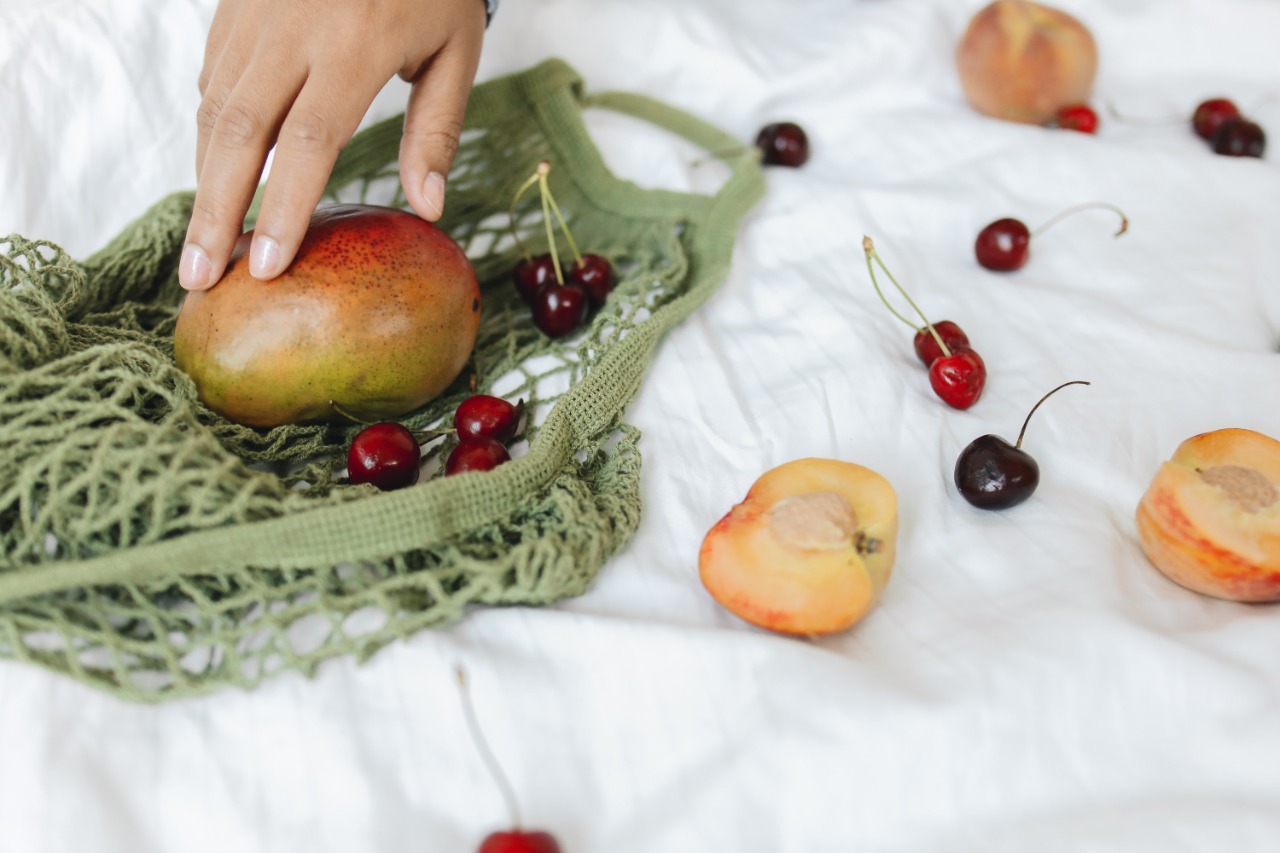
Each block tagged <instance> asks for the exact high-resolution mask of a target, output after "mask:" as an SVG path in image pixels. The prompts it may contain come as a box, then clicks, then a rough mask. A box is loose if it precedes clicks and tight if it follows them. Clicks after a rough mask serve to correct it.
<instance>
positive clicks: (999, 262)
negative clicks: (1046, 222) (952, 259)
mask: <svg viewBox="0 0 1280 853" xmlns="http://www.w3.org/2000/svg"><path fill="white" fill-rule="evenodd" d="M1030 245H1031V229H1029V228H1027V226H1026V225H1025V224H1023V223H1022V222H1021V221H1020V220H1017V219H1008V218H1006V219H997V220H996V221H995V222H992V223H991V224H990V225H988V226H987V227H986V228H983V229H982V230H981V231H979V232H978V239H977V240H976V241H975V242H974V244H973V251H974V254H976V255H977V256H978V263H980V264H982V265H983V266H984V267H986V268H987V269H989V270H996V271H997V272H1011V271H1012V270H1016V269H1018V268H1019V267H1021V266H1022V265H1023V264H1025V263H1026V262H1027V254H1028V250H1029V248H1030Z"/></svg>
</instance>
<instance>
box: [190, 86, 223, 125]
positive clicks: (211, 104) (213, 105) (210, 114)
mask: <svg viewBox="0 0 1280 853" xmlns="http://www.w3.org/2000/svg"><path fill="white" fill-rule="evenodd" d="M221 112H222V102H221V101H220V100H219V99H217V98H213V97H210V96H209V95H207V94H206V95H205V97H204V98H202V99H201V101H200V106H199V108H198V109H197V110H196V129H197V130H199V131H200V133H202V134H204V135H208V134H210V133H213V128H214V125H216V124H217V123H218V115H219V113H221Z"/></svg>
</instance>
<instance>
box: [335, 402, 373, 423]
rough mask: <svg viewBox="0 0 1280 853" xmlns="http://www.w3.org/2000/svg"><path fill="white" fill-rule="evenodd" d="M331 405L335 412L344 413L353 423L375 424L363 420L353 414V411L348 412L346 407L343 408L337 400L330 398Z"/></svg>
mask: <svg viewBox="0 0 1280 853" xmlns="http://www.w3.org/2000/svg"><path fill="white" fill-rule="evenodd" d="M329 406H330V408H332V409H333V410H334V411H335V412H337V413H338V414H340V415H342V416H343V417H344V418H346V419H347V420H349V421H351V422H352V423H355V424H360V425H361V426H373V424H371V423H369V422H368V421H365V420H361V419H360V418H357V417H356V416H355V415H353V414H351V413H350V412H348V411H347V410H346V409H344V408H342V407H341V406H339V405H338V403H337V401H336V400H330V401H329Z"/></svg>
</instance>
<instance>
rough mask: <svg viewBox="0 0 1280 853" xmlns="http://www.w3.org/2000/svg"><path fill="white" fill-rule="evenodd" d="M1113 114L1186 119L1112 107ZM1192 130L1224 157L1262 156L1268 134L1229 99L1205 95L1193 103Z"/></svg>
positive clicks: (1150, 120) (1156, 121)
mask: <svg viewBox="0 0 1280 853" xmlns="http://www.w3.org/2000/svg"><path fill="white" fill-rule="evenodd" d="M1111 112H1112V115H1114V116H1115V117H1116V118H1118V119H1120V120H1121V121H1126V122H1130V123H1134V124H1168V123H1170V122H1171V121H1177V122H1179V123H1181V122H1184V121H1186V119H1185V118H1178V119H1167V118H1134V117H1132V116H1126V115H1122V114H1121V113H1120V112H1118V111H1117V110H1116V109H1115V107H1111ZM1190 124H1191V129H1192V131H1194V132H1195V134H1196V136H1198V137H1200V138H1201V139H1203V140H1204V141H1205V142H1208V143H1209V147H1210V148H1211V149H1212V150H1213V152H1214V153H1215V154H1221V155H1223V156H1226V157H1261V156H1262V155H1263V154H1264V153H1266V150H1267V134H1266V132H1265V131H1264V130H1263V129H1262V125H1260V124H1258V123H1257V122H1255V121H1251V120H1250V119H1248V118H1245V116H1244V114H1243V113H1242V112H1241V111H1240V107H1238V106H1237V105H1236V103H1235V101H1233V100H1231V99H1230V98H1208V99H1206V100H1203V101H1201V102H1200V103H1199V104H1197V105H1196V108H1195V110H1193V111H1192V113H1191V122H1190Z"/></svg>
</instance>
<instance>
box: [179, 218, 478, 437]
mask: <svg viewBox="0 0 1280 853" xmlns="http://www.w3.org/2000/svg"><path fill="white" fill-rule="evenodd" d="M252 234H253V232H252V231H250V232H247V233H246V234H244V235H243V236H241V238H240V240H239V242H238V243H237V245H236V250H235V253H234V254H233V255H232V260H231V264H230V265H229V266H228V268H227V272H226V274H225V275H224V276H223V278H222V280H221V281H219V282H218V284H217V285H215V286H214V287H213V288H212V289H210V290H207V291H196V292H192V293H188V294H187V296H186V298H185V301H184V302H183V304H182V309H181V311H180V312H179V314H178V322H177V327H176V329H175V332H174V356H175V358H176V360H177V363H178V366H179V367H180V368H181V369H182V370H184V371H185V372H186V373H187V374H188V375H190V376H191V378H192V379H193V380H194V381H195V384H196V388H197V391H198V393H199V398H200V401H201V402H202V403H204V404H205V405H206V406H208V407H209V408H210V409H212V410H213V411H214V412H216V413H218V414H219V415H222V416H223V417H225V418H227V419H229V420H233V421H236V422H237V423H241V424H244V425H246V426H254V427H273V426H280V425H283V424H293V423H312V422H319V421H343V420H345V419H344V418H342V417H341V416H340V415H338V414H337V413H336V412H335V411H334V410H333V408H332V406H331V405H330V401H331V400H333V401H336V402H337V403H338V404H339V405H340V406H342V408H343V409H345V410H346V411H348V412H350V413H351V414H353V415H355V416H356V417H358V418H361V419H363V420H369V421H377V420H386V419H390V418H395V417H398V416H400V415H403V414H405V413H407V412H410V411H412V410H414V409H416V408H418V407H420V406H422V405H424V404H425V403H427V402H429V401H431V400H432V399H434V398H435V397H437V396H438V395H439V394H440V393H441V392H443V391H444V390H445V389H446V388H447V387H448V386H449V385H450V384H451V383H452V382H453V380H454V379H455V378H457V376H458V374H459V373H461V372H462V370H463V368H464V367H465V366H466V364H467V361H468V359H469V358H470V357H471V352H472V350H473V349H474V347H475V342H476V335H477V334H478V332H479V329H480V315H481V299H480V284H479V281H478V280H477V279H476V273H475V269H474V268H473V267H472V265H471V262H470V261H469V260H468V259H467V256H466V254H465V253H464V252H463V251H462V249H461V248H460V247H459V246H458V244H457V243H455V242H454V241H453V239H452V238H451V237H449V235H448V234H446V233H445V232H444V231H442V230H440V229H439V228H437V227H436V226H435V225H432V224H431V223H429V222H427V221H425V220H423V219H420V218H418V217H417V216H415V215H413V214H412V213H408V212H405V211H402V210H397V209H394V208H385V207H375V206H370V205H335V206H331V207H325V208H321V209H320V210H318V211H316V213H315V214H314V215H313V217H312V220H311V225H310V228H309V230H308V232H307V236H306V237H305V238H304V239H303V241H302V245H301V246H300V247H299V249H298V253H297V255H296V257H295V259H294V261H293V263H292V264H291V265H290V267H289V268H288V269H287V270H286V271H285V272H284V273H283V274H282V275H281V276H279V277H278V278H275V279H273V280H271V281H259V280H258V279H255V278H253V277H252V276H251V275H249V265H248V258H247V257H246V254H247V249H248V246H249V241H250V240H251V238H252Z"/></svg>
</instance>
